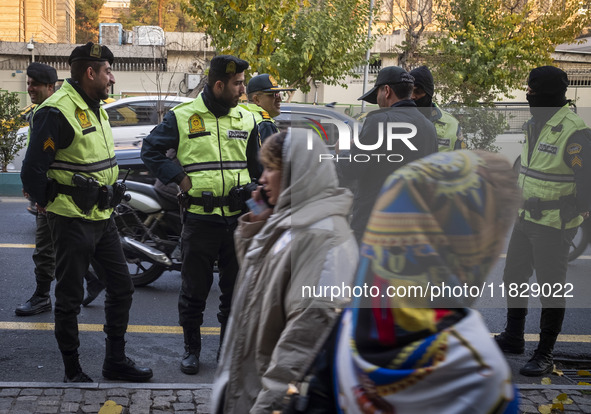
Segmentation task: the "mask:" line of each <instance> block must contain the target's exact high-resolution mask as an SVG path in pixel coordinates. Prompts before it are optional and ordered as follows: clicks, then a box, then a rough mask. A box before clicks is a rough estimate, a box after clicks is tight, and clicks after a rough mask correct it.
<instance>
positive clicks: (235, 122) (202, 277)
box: [142, 55, 260, 375]
mask: <svg viewBox="0 0 591 414" xmlns="http://www.w3.org/2000/svg"><path fill="white" fill-rule="evenodd" d="M247 68H248V63H247V62H246V61H244V60H242V59H238V58H237V57H234V56H230V55H220V56H216V57H214V58H213V59H212V60H211V64H210V68H209V74H208V79H207V84H206V85H205V88H204V89H203V92H202V93H200V94H199V95H198V96H197V98H195V99H194V100H193V101H191V102H187V103H183V104H181V105H178V106H176V107H175V108H173V109H172V110H171V111H170V112H168V113H167V114H166V116H165V117H164V119H163V121H162V123H161V124H159V125H158V126H157V127H156V128H154V129H153V130H152V132H151V133H150V135H148V136H147V137H146V138H145V139H144V143H143V145H142V160H143V161H144V163H145V165H146V167H147V168H148V170H150V172H151V173H152V174H153V175H154V176H156V177H157V178H158V179H159V180H161V181H162V182H163V183H164V184H168V183H170V182H176V183H177V184H178V185H179V187H180V188H181V190H182V191H183V193H184V194H185V195H184V199H185V200H186V203H187V208H186V213H185V214H184V224H183V232H182V236H181V238H182V239H181V251H182V269H181V277H182V285H181V292H180V295H179V324H180V325H181V326H182V327H183V334H184V340H185V353H184V355H183V358H182V360H181V364H180V369H181V371H182V372H183V373H185V374H190V375H193V374H197V373H198V372H199V357H200V353H201V325H202V324H203V311H204V310H205V303H206V300H207V296H208V294H209V291H210V289H211V285H212V283H213V266H214V262H215V260H216V259H217V260H218V267H219V286H220V290H221V292H222V294H221V296H220V306H219V312H218V315H217V316H218V321H219V322H220V325H221V331H220V332H221V333H220V347H221V344H222V342H223V339H224V333H225V329H226V323H227V321H228V316H229V314H230V306H231V301H232V294H233V291H234V282H235V280H236V275H237V273H238V262H237V260H236V254H235V250H234V238H233V235H234V230H235V229H236V226H237V222H238V217H239V216H240V214H241V213H242V211H243V205H234V202H233V200H235V198H234V197H233V196H232V195H233V194H235V189H237V188H239V187H241V186H244V185H246V184H249V183H250V182H251V179H256V178H258V177H259V172H260V167H259V164H258V161H257V152H258V143H259V133H258V128H257V124H256V122H255V120H254V116H253V114H252V113H250V112H248V111H246V110H245V109H244V108H242V107H240V106H238V101H239V99H240V97H241V96H242V95H243V94H244V71H245V70H246V69H247ZM170 148H172V149H174V150H176V153H177V159H178V161H179V163H180V165H178V164H176V163H174V162H173V161H172V160H170V159H169V158H167V157H166V152H167V151H168V149H170ZM255 188H256V186H255ZM247 192H248V191H247ZM248 193H249V194H250V192H248ZM243 194H246V193H243ZM219 349H220V348H218V357H219Z"/></svg>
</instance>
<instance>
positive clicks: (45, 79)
mask: <svg viewBox="0 0 591 414" xmlns="http://www.w3.org/2000/svg"><path fill="white" fill-rule="evenodd" d="M27 76H28V77H29V78H31V79H34V80H36V81H37V82H40V83H45V84H48V83H56V82H57V71H56V70H55V69H54V68H53V67H51V66H49V65H46V64H44V63H37V62H33V63H31V64H30V65H29V67H28V68H27Z"/></svg>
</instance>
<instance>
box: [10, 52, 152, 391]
mask: <svg viewBox="0 0 591 414" xmlns="http://www.w3.org/2000/svg"><path fill="white" fill-rule="evenodd" d="M68 62H69V63H70V68H71V69H70V73H71V76H72V77H71V79H66V81H65V82H64V83H63V85H62V87H61V88H60V90H59V91H57V92H56V93H54V94H53V95H52V96H51V97H49V98H48V99H47V100H45V102H43V103H42V104H41V105H40V106H39V109H38V110H37V111H36V112H35V115H34V117H33V129H32V131H31V142H30V144H29V147H28V149H27V153H26V156H25V160H24V161H23V169H22V172H21V179H22V182H23V188H24V190H25V191H26V192H27V193H29V194H30V195H31V197H32V198H33V199H34V200H35V201H36V202H37V204H38V205H39V211H40V212H41V213H44V212H46V213H47V222H48V225H49V228H50V231H51V236H52V239H53V247H54V250H55V256H56V269H55V274H56V278H57V283H56V287H55V337H56V339H57V343H58V346H59V349H60V351H61V353H62V359H63V362H64V367H65V373H66V375H65V377H64V381H65V382H92V379H91V378H90V377H89V376H88V375H86V374H85V373H84V372H83V371H82V368H81V367H80V362H79V360H78V347H79V345H80V341H79V338H78V320H77V315H78V313H80V305H81V303H82V301H83V297H84V288H83V284H82V279H83V276H84V274H85V272H86V271H87V270H88V266H89V265H90V261H91V260H95V261H96V262H97V263H98V264H99V265H100V266H101V268H103V269H104V272H103V274H102V277H103V282H104V283H105V285H106V291H107V293H106V299H105V325H104V331H105V333H106V334H107V339H106V356H105V360H104V363H103V370H102V374H103V376H104V377H105V378H108V379H119V380H126V381H147V380H149V379H150V378H151V377H152V370H151V369H150V368H143V367H138V366H135V363H134V362H133V361H132V360H131V359H129V358H127V356H126V355H125V339H124V336H125V333H126V331H127V324H128V321H129V309H130V307H131V301H132V294H133V283H132V281H131V277H130V275H129V271H128V269H127V264H126V262H125V257H124V256H123V250H122V249H121V243H120V241H119V235H118V233H117V228H116V226H115V222H114V220H113V218H112V217H111V214H112V212H113V207H114V206H115V205H116V204H117V203H118V202H119V201H121V197H122V195H123V192H124V188H122V187H121V186H120V185H118V184H116V180H117V175H118V172H119V168H118V167H117V161H116V159H115V151H114V144H113V136H112V134H111V127H110V125H109V119H108V116H107V114H106V112H105V111H104V110H103V109H102V108H101V107H100V101H101V100H102V99H105V98H106V97H107V96H108V93H109V90H110V88H111V85H113V84H114V83H115V78H114V77H113V74H112V73H111V64H112V63H113V54H112V53H111V51H110V50H109V49H108V48H107V47H105V46H102V47H101V46H100V45H95V44H93V43H91V42H89V43H87V44H86V45H84V46H78V47H76V48H75V49H74V51H73V52H72V53H71V55H70V58H69V61H68Z"/></svg>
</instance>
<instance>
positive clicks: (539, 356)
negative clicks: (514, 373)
mask: <svg viewBox="0 0 591 414" xmlns="http://www.w3.org/2000/svg"><path fill="white" fill-rule="evenodd" d="M552 371H554V359H553V358H552V354H551V353H546V352H540V351H539V350H537V349H536V350H535V351H534V356H533V357H531V359H530V360H529V361H528V362H527V363H526V364H525V365H524V366H523V367H522V368H521V369H520V370H519V373H520V374H521V375H525V376H527V377H539V376H542V375H545V374H550V373H551V372H552Z"/></svg>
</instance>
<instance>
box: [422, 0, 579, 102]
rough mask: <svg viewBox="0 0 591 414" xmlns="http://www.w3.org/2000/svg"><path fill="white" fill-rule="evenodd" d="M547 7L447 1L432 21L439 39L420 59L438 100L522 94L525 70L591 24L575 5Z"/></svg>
mask: <svg viewBox="0 0 591 414" xmlns="http://www.w3.org/2000/svg"><path fill="white" fill-rule="evenodd" d="M548 3H550V2H548ZM551 3H552V4H551V6H548V7H547V8H546V9H543V8H542V7H544V6H542V5H540V3H538V2H521V1H516V2H514V3H510V0H450V1H449V4H448V8H447V10H446V12H445V13H440V14H439V15H438V24H439V26H440V28H441V34H440V35H438V36H436V37H433V38H431V39H430V41H429V46H428V48H427V49H426V50H425V54H424V56H425V59H426V61H428V62H429V63H428V64H429V65H430V66H431V68H432V71H433V75H434V77H435V79H436V80H437V81H438V88H437V92H438V94H439V95H440V96H442V97H443V98H444V100H454V101H457V102H461V103H464V104H467V105H474V104H476V103H477V102H485V103H489V102H493V101H495V100H499V99H500V98H502V96H503V95H509V94H510V92H511V90H514V89H520V88H523V87H524V85H525V80H526V78H527V74H528V73H529V71H530V70H531V69H533V68H534V67H537V66H541V65H546V64H551V63H552V59H551V56H550V54H551V53H552V52H553V51H554V45H557V44H560V43H564V42H572V41H574V40H575V38H576V36H577V35H578V34H580V33H581V31H582V30H583V28H584V27H586V26H589V25H590V24H591V13H589V10H585V9H582V8H581V7H582V6H581V3H580V1H579V0H563V1H554V2H551ZM428 56H431V58H428Z"/></svg>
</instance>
